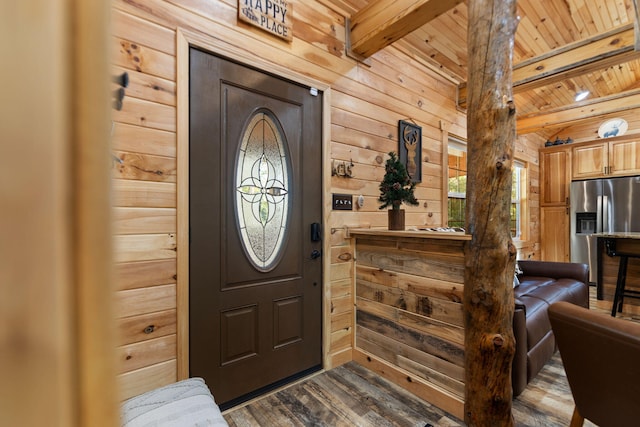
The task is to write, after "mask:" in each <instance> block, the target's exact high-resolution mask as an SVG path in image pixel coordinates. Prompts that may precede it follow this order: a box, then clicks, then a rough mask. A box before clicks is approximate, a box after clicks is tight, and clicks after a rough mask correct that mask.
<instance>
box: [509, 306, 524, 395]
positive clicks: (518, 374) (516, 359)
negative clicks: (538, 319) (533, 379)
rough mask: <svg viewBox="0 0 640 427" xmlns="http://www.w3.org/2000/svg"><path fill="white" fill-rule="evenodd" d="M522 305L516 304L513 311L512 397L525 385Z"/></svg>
mask: <svg viewBox="0 0 640 427" xmlns="http://www.w3.org/2000/svg"><path fill="white" fill-rule="evenodd" d="M525 317H526V313H525V310H524V305H520V306H518V304H517V303H516V309H515V311H514V313H513V335H514V337H515V339H516V351H515V354H514V355H513V364H512V365H511V385H512V387H513V397H516V396H518V395H519V394H520V393H522V391H523V390H524V389H525V387H526V386H527V326H526V318H525Z"/></svg>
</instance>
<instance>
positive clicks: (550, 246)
mask: <svg viewBox="0 0 640 427" xmlns="http://www.w3.org/2000/svg"><path fill="white" fill-rule="evenodd" d="M540 212H541V219H542V234H541V236H540V249H541V257H542V260H543V261H561V262H568V261H569V214H568V212H567V208H566V207H564V206H557V207H543V208H541V209H540Z"/></svg>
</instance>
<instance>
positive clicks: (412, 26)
mask: <svg viewBox="0 0 640 427" xmlns="http://www.w3.org/2000/svg"><path fill="white" fill-rule="evenodd" d="M462 1H463V0H377V1H372V2H371V3H369V4H368V5H367V6H366V7H364V8H363V9H361V10H359V11H358V12H356V13H355V14H354V15H353V16H351V19H350V21H349V25H348V27H347V39H348V45H349V46H350V49H351V51H352V52H353V53H354V54H355V55H356V56H359V57H362V58H368V57H370V56H371V55H373V54H374V53H376V52H377V51H379V50H381V49H383V48H385V47H386V46H389V45H390V44H391V43H393V42H395V41H396V40H399V39H401V38H402V37H404V36H405V35H407V34H409V33H410V32H412V31H414V30H416V29H418V28H420V27H421V26H423V25H424V24H426V23H427V22H429V21H431V20H432V19H434V18H437V17H438V16H440V15H442V14H443V13H445V12H447V11H448V10H449V9H452V8H453V7H454V6H456V5H457V4H459V3H462Z"/></svg>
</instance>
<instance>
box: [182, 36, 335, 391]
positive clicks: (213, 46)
mask: <svg viewBox="0 0 640 427" xmlns="http://www.w3.org/2000/svg"><path fill="white" fill-rule="evenodd" d="M254 42H255V41H254ZM176 43H177V46H176V62H177V67H176V73H177V74H176V80H177V82H176V91H177V93H176V97H177V102H176V109H177V129H176V144H177V164H176V168H177V187H176V191H177V201H176V202H177V205H176V206H177V209H176V210H177V225H176V226H177V228H176V234H177V273H178V275H177V280H176V308H177V310H176V311H177V337H176V339H177V342H176V347H177V348H176V350H177V376H178V378H177V379H178V380H182V379H186V378H188V377H189V48H190V47H194V48H199V49H204V50H207V51H209V52H211V53H213V54H215V55H219V56H223V57H226V58H228V59H231V60H234V61H236V62H238V63H240V64H242V65H245V66H247V67H252V68H257V69H259V70H262V71H265V72H266V70H268V72H269V73H272V74H275V75H277V76H280V77H282V78H285V79H288V80H291V81H293V82H296V83H299V84H302V85H306V86H310V87H314V88H317V89H318V90H320V91H322V92H323V96H322V221H323V224H324V227H323V230H322V233H323V236H322V253H323V254H324V256H323V257H322V281H323V284H322V286H323V292H322V295H323V297H322V361H323V366H327V363H328V349H329V347H330V346H329V344H330V332H331V328H330V325H331V323H330V322H331V312H330V307H331V304H330V303H329V302H328V301H329V300H330V298H331V293H330V289H329V286H327V283H328V278H329V268H330V259H329V256H328V254H330V242H329V238H330V235H329V234H328V233H327V231H326V230H327V227H326V225H327V224H328V220H329V212H330V200H329V198H328V197H326V195H325V194H326V191H325V190H326V189H328V188H330V184H331V173H330V170H329V168H328V167H327V165H329V164H330V162H329V156H330V151H329V149H330V141H331V138H330V134H331V133H330V132H331V111H330V108H331V87H330V86H329V85H328V84H326V83H322V82H320V81H318V80H314V79H311V78H309V77H306V76H303V75H301V74H298V73H295V72H293V71H291V70H290V69H288V68H286V67H284V66H282V65H280V64H278V63H275V62H271V61H269V60H266V59H263V58H258V57H256V56H254V55H250V53H251V52H250V51H247V50H245V49H243V48H241V47H237V46H234V45H233V44H231V43H229V42H225V41H224V40H223V39H222V38H214V37H210V36H206V35H204V34H202V33H196V32H193V31H190V30H186V29H184V28H178V30H177V31H176ZM256 44H259V45H260V48H261V49H262V51H263V52H266V53H267V55H265V56H268V57H273V58H276V57H277V56H278V55H279V54H281V52H280V51H278V49H276V48H275V47H273V46H270V45H267V44H265V43H256Z"/></svg>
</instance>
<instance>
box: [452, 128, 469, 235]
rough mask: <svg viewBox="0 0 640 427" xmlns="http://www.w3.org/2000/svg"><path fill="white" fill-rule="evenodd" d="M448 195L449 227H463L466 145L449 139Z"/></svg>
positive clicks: (465, 193)
mask: <svg viewBox="0 0 640 427" xmlns="http://www.w3.org/2000/svg"><path fill="white" fill-rule="evenodd" d="M448 169H449V171H448V173H449V180H448V182H449V190H448V191H449V196H448V201H447V211H448V218H449V220H448V224H449V227H464V211H465V206H466V195H467V146H466V144H465V143H463V142H460V141H453V140H449V167H448Z"/></svg>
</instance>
